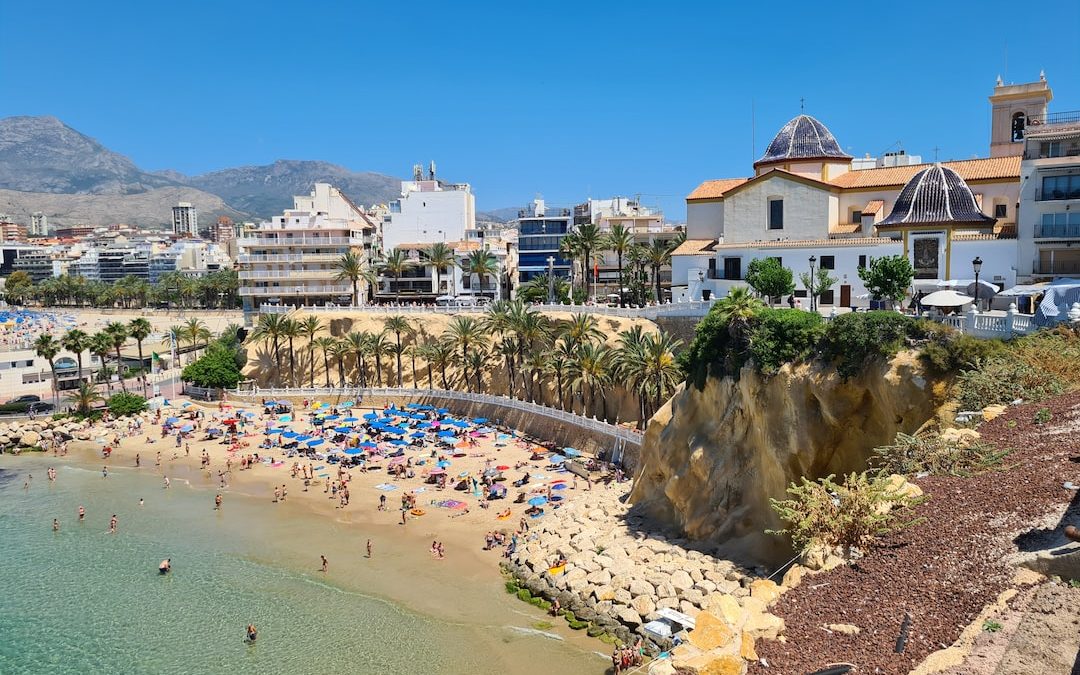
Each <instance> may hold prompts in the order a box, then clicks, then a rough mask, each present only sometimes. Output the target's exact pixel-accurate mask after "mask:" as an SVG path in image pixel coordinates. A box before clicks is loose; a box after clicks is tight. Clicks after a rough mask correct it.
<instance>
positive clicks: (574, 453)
mask: <svg viewBox="0 0 1080 675" xmlns="http://www.w3.org/2000/svg"><path fill="white" fill-rule="evenodd" d="M562 454H564V455H566V456H567V457H577V456H579V455H580V454H581V452H580V451H578V450H577V449H575V448H563V450H562Z"/></svg>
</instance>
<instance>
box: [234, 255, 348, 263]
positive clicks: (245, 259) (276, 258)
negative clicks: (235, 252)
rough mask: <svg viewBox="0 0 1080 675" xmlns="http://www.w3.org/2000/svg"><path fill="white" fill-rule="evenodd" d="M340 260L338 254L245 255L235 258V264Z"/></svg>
mask: <svg viewBox="0 0 1080 675" xmlns="http://www.w3.org/2000/svg"><path fill="white" fill-rule="evenodd" d="M337 260H341V254H340V253H268V254H265V255H260V254H257V253H245V254H243V255H240V256H237V258H236V262H238V263H240V264H242V265H247V264H258V263H284V262H335V261H337Z"/></svg>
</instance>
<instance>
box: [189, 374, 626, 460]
mask: <svg viewBox="0 0 1080 675" xmlns="http://www.w3.org/2000/svg"><path fill="white" fill-rule="evenodd" d="M188 391H191V388H189V389H188ZM199 393H205V390H201V391H199ZM228 396H229V398H230V399H241V400H243V399H263V398H265V399H271V400H273V399H280V398H297V397H304V398H315V397H323V396H326V397H331V396H336V397H341V398H351V399H354V400H356V401H358V402H359V401H363V400H365V399H370V398H397V399H408V400H416V399H419V398H437V399H442V400H446V401H457V402H465V403H479V404H483V405H491V406H498V407H502V408H506V409H509V410H517V411H520V412H525V413H528V414H531V415H537V416H540V417H544V418H547V419H550V420H554V421H557V422H563V423H565V424H569V425H573V426H576V427H578V428H580V429H585V430H588V431H591V432H593V433H597V434H604V435H607V436H609V437H611V438H612V439H619V440H622V441H623V442H624V443H632V444H634V445H637V446H640V445H641V432H639V431H637V430H635V429H628V428H626V427H622V426H618V425H615V424H609V423H607V422H605V421H603V420H600V419H596V418H590V417H585V416H584V415H578V414H576V413H572V412H567V411H565V410H560V409H559V408H552V407H550V406H546V405H542V404H539V403H530V402H528V401H521V400H518V399H516V398H510V397H509V396H496V395H494V394H474V393H471V392H467V391H453V390H450V389H398V388H396V387H366V388H362V387H272V388H262V387H259V388H251V389H244V388H238V389H231V390H229V391H228Z"/></svg>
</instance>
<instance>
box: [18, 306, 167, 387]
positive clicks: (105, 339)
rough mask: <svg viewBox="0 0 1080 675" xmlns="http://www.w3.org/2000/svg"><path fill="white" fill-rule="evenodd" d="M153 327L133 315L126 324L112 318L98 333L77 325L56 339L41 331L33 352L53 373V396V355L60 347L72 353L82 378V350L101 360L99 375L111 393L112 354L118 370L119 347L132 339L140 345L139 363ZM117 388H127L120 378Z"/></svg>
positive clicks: (54, 363)
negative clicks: (88, 331)
mask: <svg viewBox="0 0 1080 675" xmlns="http://www.w3.org/2000/svg"><path fill="white" fill-rule="evenodd" d="M152 331H153V328H152V327H151V326H150V322H149V321H147V320H146V319H144V318H141V317H139V318H135V319H132V320H131V321H129V322H128V323H123V322H120V321H113V322H111V323H109V324H107V325H106V326H105V328H104V329H103V330H101V331H99V332H97V333H93V334H90V333H87V332H85V331H83V330H80V329H78V328H73V329H71V330H69V331H67V332H66V333H64V335H63V336H62V337H60V338H57V337H56V336H54V335H53V334H52V333H42V334H41V335H39V336H38V337H37V339H36V340H35V341H34V351H35V353H37V355H38V356H40V357H41V358H43V359H45V360H46V361H48V362H49V372H50V374H51V376H52V388H53V395H54V398H55V395H56V391H57V389H58V387H57V379H56V357H57V356H58V355H59V354H60V351H61V350H65V349H66V350H67V351H69V352H71V353H72V354H74V355H75V358H76V360H77V362H78V367H79V377H80V378H82V373H83V353H85V352H89V353H91V354H93V355H95V356H97V357H98V358H99V359H101V363H102V369H101V374H102V376H103V377H104V378H105V381H106V383H107V386H108V389H109V392H110V393H111V392H112V382H111V380H110V378H109V377H108V375H109V368H108V367H107V365H106V363H107V360H108V358H109V357H110V356H111V355H115V357H116V364H117V369H119V367H120V350H121V349H122V348H123V347H124V345H126V344H127V341H128V340H135V342H136V344H137V345H138V347H139V362H140V363H141V362H142V358H143V341H144V340H146V338H148V337H150V333H151V332H152ZM120 387H121V388H122V389H123V390H124V391H127V384H126V383H125V382H124V379H123V378H122V377H121V378H120ZM145 388H146V381H145V378H144V380H143V393H144V394H145V393H146V392H145Z"/></svg>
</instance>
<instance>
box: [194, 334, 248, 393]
mask: <svg viewBox="0 0 1080 675" xmlns="http://www.w3.org/2000/svg"><path fill="white" fill-rule="evenodd" d="M180 379H182V380H183V381H184V382H190V383H191V384H193V385H195V386H196V387H208V388H212V389H233V388H235V387H236V385H237V383H239V382H240V368H239V367H237V365H236V355H235V353H234V352H233V351H232V350H230V349H228V348H227V347H225V346H222V345H217V344H214V345H211V346H210V349H208V350H207V352H206V354H204V355H203V356H201V357H199V359H198V360H197V361H195V362H194V363H191V364H189V365H188V366H187V367H186V368H184V370H183V372H182V373H181V374H180Z"/></svg>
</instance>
